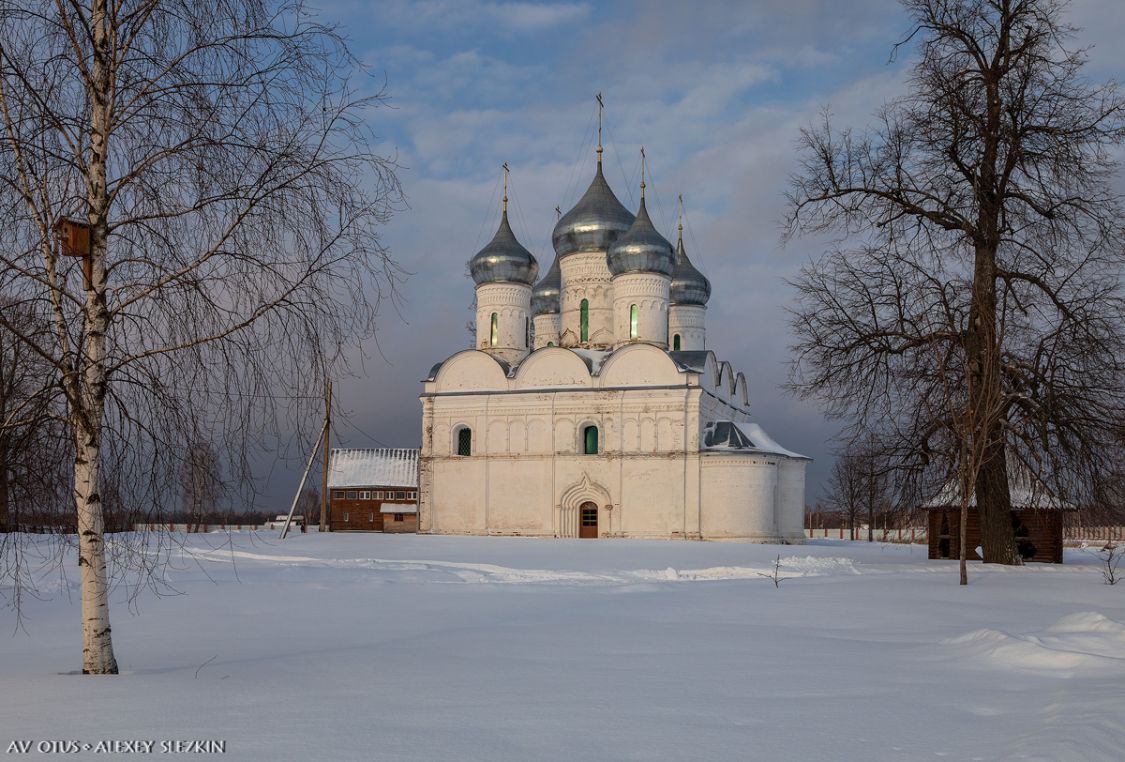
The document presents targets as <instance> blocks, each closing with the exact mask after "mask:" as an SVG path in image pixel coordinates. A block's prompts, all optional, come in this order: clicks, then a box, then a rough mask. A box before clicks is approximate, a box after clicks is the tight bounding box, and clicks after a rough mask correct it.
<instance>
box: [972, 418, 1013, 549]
mask: <svg viewBox="0 0 1125 762" xmlns="http://www.w3.org/2000/svg"><path fill="white" fill-rule="evenodd" d="M1004 450H1005V447H1004V442H1003V440H1002V439H1000V438H999V437H997V438H994V439H993V441H992V442H990V443H989V444H988V449H987V450H986V452H985V456H984V460H983V461H982V463H981V465H980V470H979V471H978V472H977V482H976V494H977V515H978V516H979V517H980V537H981V548H982V549H983V550H984V562H985V563H986V564H1019V563H1022V559H1021V558H1020V554H1019V551H1018V550H1017V548H1016V538H1015V533H1014V532H1013V531H1012V503H1011V496H1010V494H1009V493H1008V469H1007V462H1006V460H1005V457H1006V456H1005V452H1004Z"/></svg>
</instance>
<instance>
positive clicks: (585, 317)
mask: <svg viewBox="0 0 1125 762" xmlns="http://www.w3.org/2000/svg"><path fill="white" fill-rule="evenodd" d="M578 334H579V339H578V340H579V341H589V340H590V300H589V299H583V300H582V303H581V304H580V305H579V306H578Z"/></svg>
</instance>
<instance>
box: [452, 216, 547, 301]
mask: <svg viewBox="0 0 1125 762" xmlns="http://www.w3.org/2000/svg"><path fill="white" fill-rule="evenodd" d="M469 273H470V274H471V275H472V276H473V283H476V284H477V285H478V286H479V285H481V284H483V283H524V284H526V285H529V286H530V285H531V284H532V283H534V282H535V276H537V275H538V274H539V263H538V262H536V261H535V257H533V256H532V255H531V252H530V251H528V250H527V249H525V248H524V247H523V245H522V244H520V242H519V241H517V240H516V235H515V233H513V232H512V227H511V226H510V225H509V224H508V212H507V211H505V212H504V213H503V215H501V217H500V227H499V229H497V231H496V235H494V236H492V240H491V241H489V242H488V245H487V246H485V247H484V248H483V249H481V250H480V251H478V252H477V253H476V256H474V257H473V258H472V259H470V260H469Z"/></svg>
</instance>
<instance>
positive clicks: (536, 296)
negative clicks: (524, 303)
mask: <svg viewBox="0 0 1125 762" xmlns="http://www.w3.org/2000/svg"><path fill="white" fill-rule="evenodd" d="M561 290H562V273H561V272H560V271H559V258H558V257H555V259H554V261H553V262H551V266H550V267H549V268H548V269H547V274H546V275H544V276H543V280H541V281H539V282H538V283H536V284H535V285H534V286H533V287H532V289H531V314H532V315H553V314H555V313H557V312H558V311H559V292H560V291H561Z"/></svg>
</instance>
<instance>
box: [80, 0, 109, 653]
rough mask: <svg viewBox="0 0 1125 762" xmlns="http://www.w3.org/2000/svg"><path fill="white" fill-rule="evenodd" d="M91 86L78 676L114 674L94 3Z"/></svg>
mask: <svg viewBox="0 0 1125 762" xmlns="http://www.w3.org/2000/svg"><path fill="white" fill-rule="evenodd" d="M90 16H91V18H90V22H91V27H92V29H93V37H94V40H93V42H94V49H93V53H94V55H93V82H92V85H91V87H90V154H89V157H90V158H89V169H88V174H87V187H86V199H87V204H88V219H89V222H90V251H89V252H88V254H87V256H88V257H89V258H90V262H89V265H88V271H89V273H90V278H89V282H87V283H85V284H84V286H85V288H86V302H85V305H84V309H83V322H84V324H85V325H84V327H85V332H84V333H85V336H86V338H85V342H84V346H83V356H82V358H81V362H82V365H83V367H82V371H81V379H80V381H78V382H77V385H80V388H72V390H71V395H70V397H71V400H70V404H71V418H72V420H73V426H74V433H75V442H74V445H75V456H74V501H75V508H76V509H77V512H78V566H79V570H80V571H81V575H80V580H81V584H82V672H83V673H84V674H89V675H115V674H117V659H116V658H115V657H114V655H113V639H112V637H111V635H110V627H109V584H108V579H107V576H106V562H105V516H104V513H103V510H102V500H101V491H100V485H101V465H102V460H101V454H102V450H101V436H102V422H103V420H104V415H105V398H106V384H107V378H106V369H105V364H106V333H107V331H108V330H109V309H108V307H107V303H106V251H107V244H108V241H107V238H108V234H109V220H108V218H109V208H108V207H109V193H108V189H107V184H106V176H107V163H108V157H109V145H108V141H109V134H110V120H109V113H110V103H109V101H110V97H111V89H112V88H111V85H110V56H111V53H110V35H109V28H108V27H109V19H108V17H107V15H106V3H105V0H94V3H93V5H92V8H91V14H90Z"/></svg>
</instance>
